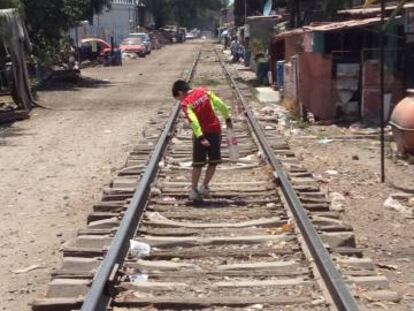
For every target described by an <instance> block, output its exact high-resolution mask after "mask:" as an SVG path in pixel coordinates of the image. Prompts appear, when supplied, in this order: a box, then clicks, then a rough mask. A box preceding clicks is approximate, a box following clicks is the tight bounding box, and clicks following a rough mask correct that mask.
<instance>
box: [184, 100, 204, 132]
mask: <svg viewBox="0 0 414 311" xmlns="http://www.w3.org/2000/svg"><path fill="white" fill-rule="evenodd" d="M183 108H184V109H183V110H184V113H185V115H186V117H187V119H188V121H190V125H191V128H192V129H193V132H194V135H195V137H196V138H201V137H202V136H203V131H202V129H201V126H200V122H199V121H198V118H197V115H196V114H195V112H194V109H193V107H192V106H191V105H189V106H186V107H183Z"/></svg>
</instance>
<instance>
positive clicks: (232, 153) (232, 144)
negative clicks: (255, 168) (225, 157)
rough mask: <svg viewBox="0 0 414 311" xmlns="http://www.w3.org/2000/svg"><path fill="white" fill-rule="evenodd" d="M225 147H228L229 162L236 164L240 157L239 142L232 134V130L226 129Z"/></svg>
mask: <svg viewBox="0 0 414 311" xmlns="http://www.w3.org/2000/svg"><path fill="white" fill-rule="evenodd" d="M227 145H228V147H229V158H230V161H231V162H237V161H238V160H239V157H240V152H239V142H238V141H237V138H236V136H235V135H234V133H233V129H231V128H228V129H227Z"/></svg>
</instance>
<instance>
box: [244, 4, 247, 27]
mask: <svg viewBox="0 0 414 311" xmlns="http://www.w3.org/2000/svg"><path fill="white" fill-rule="evenodd" d="M246 22H247V0H244V23H245V24H246Z"/></svg>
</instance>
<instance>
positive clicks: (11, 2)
mask: <svg viewBox="0 0 414 311" xmlns="http://www.w3.org/2000/svg"><path fill="white" fill-rule="evenodd" d="M10 8H21V2H20V0H0V9H10Z"/></svg>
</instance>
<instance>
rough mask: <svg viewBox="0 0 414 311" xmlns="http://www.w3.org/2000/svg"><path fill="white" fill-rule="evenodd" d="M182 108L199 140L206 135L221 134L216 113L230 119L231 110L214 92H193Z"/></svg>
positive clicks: (184, 101)
mask: <svg viewBox="0 0 414 311" xmlns="http://www.w3.org/2000/svg"><path fill="white" fill-rule="evenodd" d="M181 107H182V109H183V111H184V113H185V115H186V117H187V119H188V121H189V122H190V124H191V128H192V129H193V132H194V135H195V136H196V137H197V138H199V137H201V136H203V135H204V134H220V133H221V125H220V120H219V118H218V117H217V114H216V112H219V113H220V114H221V115H222V116H223V118H224V119H226V120H227V119H229V118H230V108H229V107H228V106H227V105H226V104H225V103H224V102H223V101H222V100H221V99H220V98H219V97H217V96H216V95H215V94H214V93H213V92H210V91H208V90H206V89H204V88H197V89H194V90H191V91H190V92H189V93H188V95H187V97H186V98H185V99H184V100H183V101H182V102H181Z"/></svg>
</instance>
